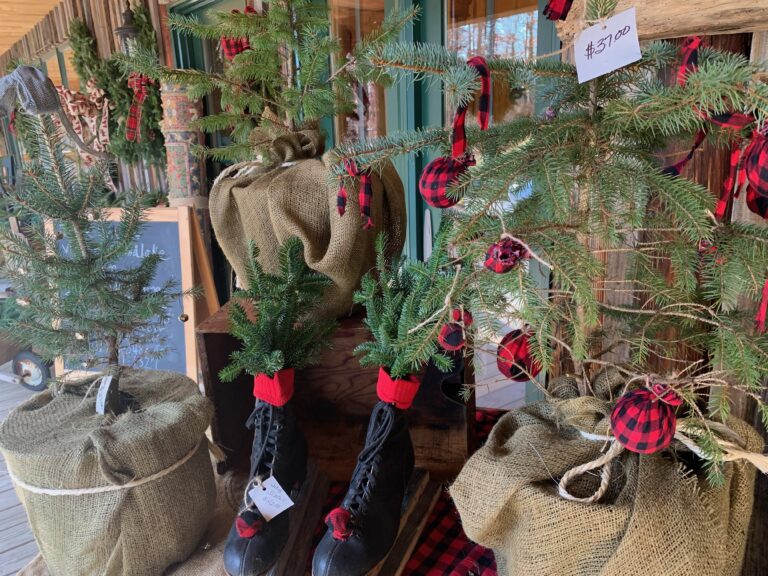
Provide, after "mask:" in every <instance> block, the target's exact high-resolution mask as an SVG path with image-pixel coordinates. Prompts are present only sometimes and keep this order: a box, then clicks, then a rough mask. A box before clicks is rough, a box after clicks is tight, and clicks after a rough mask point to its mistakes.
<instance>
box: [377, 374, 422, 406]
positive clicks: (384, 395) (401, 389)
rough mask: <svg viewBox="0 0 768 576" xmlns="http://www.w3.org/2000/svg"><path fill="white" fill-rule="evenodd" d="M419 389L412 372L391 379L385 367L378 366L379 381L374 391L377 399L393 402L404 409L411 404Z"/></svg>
mask: <svg viewBox="0 0 768 576" xmlns="http://www.w3.org/2000/svg"><path fill="white" fill-rule="evenodd" d="M418 391H419V378H418V377H417V376H414V375H413V374H411V375H409V376H406V377H405V378H400V379H398V380H393V379H392V377H391V376H390V375H389V372H387V370H386V368H384V367H381V368H379V381H378V382H377V383H376V393H377V394H378V395H379V400H381V401H382V402H387V403H388V404H394V405H395V406H396V407H397V408H400V409H401V410H405V409H406V408H410V407H411V404H413V399H414V397H415V396H416V392H418Z"/></svg>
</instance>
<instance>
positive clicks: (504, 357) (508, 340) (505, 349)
mask: <svg viewBox="0 0 768 576" xmlns="http://www.w3.org/2000/svg"><path fill="white" fill-rule="evenodd" d="M496 366H498V368H499V372H501V373H502V374H504V376H506V377H507V378H509V379H511V380H514V381H515V382H527V381H528V380H529V374H530V377H533V376H536V375H537V374H538V373H539V372H541V366H540V365H539V363H538V362H536V361H535V360H534V359H533V358H531V354H530V348H529V344H528V335H527V334H526V333H525V332H523V331H522V330H513V331H512V332H510V333H509V334H507V335H506V336H504V338H503V339H502V340H501V343H500V344H499V351H498V354H497V356H496Z"/></svg>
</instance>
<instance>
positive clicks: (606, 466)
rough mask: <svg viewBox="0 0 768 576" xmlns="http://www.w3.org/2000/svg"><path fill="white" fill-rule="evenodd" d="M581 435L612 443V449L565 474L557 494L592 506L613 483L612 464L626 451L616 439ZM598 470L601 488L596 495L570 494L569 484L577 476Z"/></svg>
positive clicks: (558, 486) (582, 433)
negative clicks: (582, 496)
mask: <svg viewBox="0 0 768 576" xmlns="http://www.w3.org/2000/svg"><path fill="white" fill-rule="evenodd" d="M580 433H581V435H582V436H584V437H585V438H587V439H589V440H606V441H608V442H610V447H609V448H608V451H607V452H606V453H605V454H603V455H601V456H600V457H598V458H595V459H594V460H592V461H591V462H587V463H586V464H582V465H581V466H576V467H575V468H571V469H570V470H568V472H566V473H565V474H563V477H562V478H561V479H560V482H559V483H558V485H557V493H558V494H559V495H560V497H561V498H564V499H566V500H570V501H572V502H581V503H583V504H592V503H593V502H597V501H598V500H600V498H602V497H603V496H604V495H605V493H606V491H607V490H608V485H609V484H610V482H611V462H612V461H613V459H614V458H616V457H617V456H618V455H619V454H621V453H622V452H623V451H624V446H622V445H621V443H619V442H618V441H617V440H616V439H615V438H613V437H609V436H597V435H592V434H586V433H584V432H581V431H580ZM597 468H600V469H601V470H600V486H599V487H598V489H597V490H596V491H595V493H594V494H592V495H591V496H587V497H585V498H579V497H577V496H574V495H573V494H571V493H570V492H568V484H569V483H570V482H571V480H573V479H574V478H576V477H577V476H581V475H582V474H584V473H585V472H589V471H590V470H596V469H597Z"/></svg>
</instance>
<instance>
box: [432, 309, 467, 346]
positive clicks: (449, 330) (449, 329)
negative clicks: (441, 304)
mask: <svg viewBox="0 0 768 576" xmlns="http://www.w3.org/2000/svg"><path fill="white" fill-rule="evenodd" d="M452 317H453V322H448V323H447V324H445V325H444V326H443V327H442V328H440V333H439V334H438V335H437V341H438V342H439V344H440V346H441V347H442V348H443V350H447V351H449V352H456V351H457V350H461V349H462V348H464V344H465V343H466V329H467V328H469V326H471V325H472V314H470V313H469V312H467V311H466V310H465V311H463V312H462V311H461V310H460V309H458V308H457V309H455V310H454V311H453V312H452Z"/></svg>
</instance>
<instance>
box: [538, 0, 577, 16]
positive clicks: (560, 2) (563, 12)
mask: <svg viewBox="0 0 768 576" xmlns="http://www.w3.org/2000/svg"><path fill="white" fill-rule="evenodd" d="M572 4H573V0H550V1H549V2H548V3H547V5H546V6H545V7H544V16H546V17H547V18H548V19H549V20H565V19H566V18H567V17H568V12H570V11H571V5H572Z"/></svg>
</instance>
